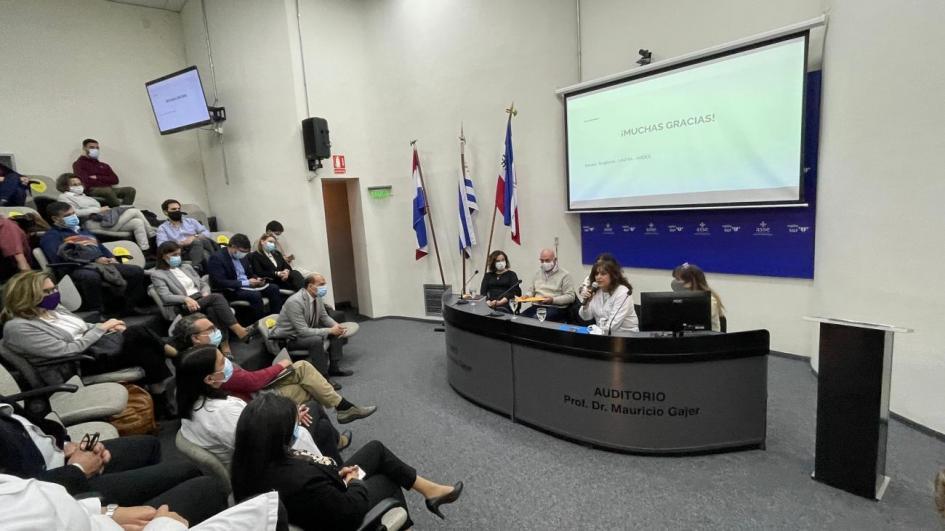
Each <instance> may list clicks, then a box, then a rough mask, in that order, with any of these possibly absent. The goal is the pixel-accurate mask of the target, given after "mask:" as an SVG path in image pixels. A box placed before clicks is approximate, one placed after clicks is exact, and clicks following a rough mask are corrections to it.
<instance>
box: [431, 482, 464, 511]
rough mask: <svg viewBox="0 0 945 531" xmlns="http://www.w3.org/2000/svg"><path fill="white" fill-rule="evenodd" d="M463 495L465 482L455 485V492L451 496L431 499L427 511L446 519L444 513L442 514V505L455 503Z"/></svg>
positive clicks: (445, 495) (446, 495)
mask: <svg viewBox="0 0 945 531" xmlns="http://www.w3.org/2000/svg"><path fill="white" fill-rule="evenodd" d="M462 493H463V482H462V481H458V482H457V483H456V484H455V485H453V490H452V491H451V492H450V493H449V494H444V495H442V496H437V497H435V498H430V499H428V500H427V510H429V511H430V512H431V513H433V514H435V515H437V516H439V517H440V518H442V519H444V520H445V519H446V517H445V516H443V513H441V512H440V505H446V504H447V503H453V502H454V501H456V500H458V499H459V495H460V494H462Z"/></svg>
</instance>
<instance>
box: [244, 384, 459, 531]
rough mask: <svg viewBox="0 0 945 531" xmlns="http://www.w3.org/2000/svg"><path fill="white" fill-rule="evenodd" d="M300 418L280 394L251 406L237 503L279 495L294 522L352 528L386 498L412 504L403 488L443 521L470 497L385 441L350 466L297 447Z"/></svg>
mask: <svg viewBox="0 0 945 531" xmlns="http://www.w3.org/2000/svg"><path fill="white" fill-rule="evenodd" d="M299 420H300V419H299V416H298V413H297V411H296V409H295V404H293V403H292V401H291V400H289V399H287V398H285V397H282V396H279V395H274V394H264V395H262V396H260V397H259V398H257V399H256V400H254V401H253V402H252V403H251V404H250V405H249V406H247V407H246V408H245V410H244V411H243V414H242V416H241V417H240V419H239V422H238V423H237V426H236V450H235V452H234V455H233V466H232V483H233V495H234V497H235V498H236V499H237V500H242V499H246V498H248V497H250V496H254V495H256V494H259V493H263V492H268V491H270V490H275V491H277V492H278V493H279V498H280V499H281V500H282V503H283V504H285V507H286V509H287V510H288V513H289V522H290V523H291V524H293V525H297V526H299V527H301V528H303V529H334V530H353V529H357V528H358V526H359V525H360V523H361V521H362V520H363V519H364V515H365V514H366V513H367V512H368V510H370V509H371V507H373V506H374V505H376V504H377V503H378V502H380V501H381V500H383V499H385V498H396V499H398V500H400V501H401V502H405V500H404V493H403V490H402V489H410V490H415V491H417V492H418V493H420V494H421V495H422V496H423V497H424V498H425V500H426V506H427V509H429V510H430V511H431V512H433V513H434V514H436V515H437V516H439V517H440V518H443V513H442V512H441V511H440V507H441V506H442V505H445V504H448V503H453V502H455V501H456V500H457V499H459V496H460V494H462V492H463V483H462V482H461V481H460V482H458V483H456V484H455V485H452V486H449V485H441V484H439V483H434V482H432V481H430V480H428V479H426V478H423V477H421V476H419V475H417V471H416V470H415V469H414V468H413V467H412V466H410V465H408V464H406V463H404V462H403V461H402V460H401V459H400V458H398V457H397V456H396V455H394V453H393V452H391V451H390V450H388V449H387V447H385V446H384V445H383V444H382V443H380V442H378V441H371V442H369V443H367V444H365V445H364V446H363V447H362V448H361V449H360V450H358V451H357V452H355V453H354V455H352V456H351V457H350V458H349V459H348V460H347V461H345V462H341V461H338V460H332V459H326V458H325V457H323V456H318V455H311V454H308V453H306V452H303V451H299V449H297V448H295V449H293V448H290V446H293V442H294V441H295V440H296V437H297V436H298V433H299V432H300V431H301V430H299V425H298V423H299ZM404 507H406V503H404ZM412 525H413V524H412V523H408V524H407V527H408V528H409V527H412Z"/></svg>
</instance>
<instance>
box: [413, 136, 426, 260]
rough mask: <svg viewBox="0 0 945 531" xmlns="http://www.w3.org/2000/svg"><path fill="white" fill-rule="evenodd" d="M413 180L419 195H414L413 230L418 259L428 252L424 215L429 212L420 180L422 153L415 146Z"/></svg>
mask: <svg viewBox="0 0 945 531" xmlns="http://www.w3.org/2000/svg"><path fill="white" fill-rule="evenodd" d="M413 182H414V186H415V187H416V189H417V195H415V196H414V197H413V231H414V232H415V233H417V252H416V258H415V259H416V260H419V259H421V258H423V257H424V256H426V255H427V254H428V251H427V222H426V220H425V219H424V216H425V215H426V213H427V198H426V192H425V191H424V190H423V181H421V180H420V155H418V154H417V148H416V147H414V148H413Z"/></svg>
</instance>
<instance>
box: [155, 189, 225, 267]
mask: <svg viewBox="0 0 945 531" xmlns="http://www.w3.org/2000/svg"><path fill="white" fill-rule="evenodd" d="M161 210H163V211H164V215H165V216H167V221H165V222H164V223H161V225H160V226H159V227H158V229H157V244H158V245H161V244H162V243H164V242H177V244H178V245H180V246H181V248H182V250H183V254H182V256H183V257H184V260H190V261H191V262H192V263H193V265H194V268H195V269H196V270H197V271H201V272H202V271H205V270H206V267H207V259H208V258H210V255H212V254H213V253H215V252H217V251H219V250H220V246H219V245H217V243H216V242H215V241H213V237H212V236H211V235H210V231H209V230H207V228H206V227H204V226H203V224H202V223H200V222H199V221H197V220H196V219H194V218H189V217H184V214H183V212H181V210H180V202H179V201H177V200H176V199H168V200H166V201H164V202H163V203H161Z"/></svg>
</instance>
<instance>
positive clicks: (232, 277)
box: [207, 234, 282, 320]
mask: <svg viewBox="0 0 945 531" xmlns="http://www.w3.org/2000/svg"><path fill="white" fill-rule="evenodd" d="M249 245H250V244H249V238H247V237H246V235H245V234H234V235H233V237H232V238H230V243H229V244H228V245H227V246H226V248H224V249H221V250H220V251H217V252H216V253H214V254H213V255H211V256H210V259H209V260H207V272H208V273H209V274H210V286H211V287H212V288H213V289H215V290H218V291H221V292H222V293H223V296H224V297H226V298H227V300H230V301H246V302H248V303H249V305H250V307H251V308H252V310H253V315H254V317H253V320H259V319H261V318H262V317H264V316H265V315H267V314H266V307H265V304H263V297H265V298H267V299H269V312H270V313H279V311H280V310H282V294H280V293H279V286H278V285H276V284H269V283H267V282H266V280H265V279H263V278H260V277H259V275H257V274H256V272H255V271H254V270H253V266H252V265H250V263H249V260H247V259H246V257H247V256H248V255H249Z"/></svg>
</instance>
